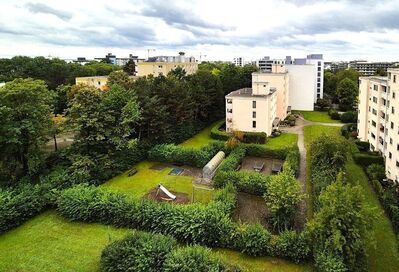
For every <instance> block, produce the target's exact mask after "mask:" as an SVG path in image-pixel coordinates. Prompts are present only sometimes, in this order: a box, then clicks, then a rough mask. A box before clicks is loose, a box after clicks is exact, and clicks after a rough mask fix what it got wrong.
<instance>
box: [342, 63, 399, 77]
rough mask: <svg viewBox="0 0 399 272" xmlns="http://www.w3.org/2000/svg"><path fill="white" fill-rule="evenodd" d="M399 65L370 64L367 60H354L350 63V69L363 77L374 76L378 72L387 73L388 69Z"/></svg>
mask: <svg viewBox="0 0 399 272" xmlns="http://www.w3.org/2000/svg"><path fill="white" fill-rule="evenodd" d="M397 64H398V63H397V62H369V61H365V60H354V61H350V62H349V68H352V69H355V70H356V71H358V72H359V73H360V75H362V76H372V75H375V74H376V73H377V71H378V70H382V71H384V72H386V71H387V69H388V68H392V67H394V66H395V65H397Z"/></svg>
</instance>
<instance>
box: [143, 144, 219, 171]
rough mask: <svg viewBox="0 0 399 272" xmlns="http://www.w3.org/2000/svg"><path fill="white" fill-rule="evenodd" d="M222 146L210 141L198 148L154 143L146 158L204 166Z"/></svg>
mask: <svg viewBox="0 0 399 272" xmlns="http://www.w3.org/2000/svg"><path fill="white" fill-rule="evenodd" d="M222 148H223V143H211V144H209V145H207V146H204V147H202V148H200V149H198V148H190V147H182V146H178V145H173V144H162V145H156V146H154V147H153V148H152V149H151V150H149V151H148V158H149V159H150V160H154V161H160V162H168V163H182V164H186V165H191V166H195V167H204V166H205V165H206V164H207V163H208V161H209V160H211V159H212V157H213V156H215V155H216V153H217V152H218V151H220V150H221V149H222Z"/></svg>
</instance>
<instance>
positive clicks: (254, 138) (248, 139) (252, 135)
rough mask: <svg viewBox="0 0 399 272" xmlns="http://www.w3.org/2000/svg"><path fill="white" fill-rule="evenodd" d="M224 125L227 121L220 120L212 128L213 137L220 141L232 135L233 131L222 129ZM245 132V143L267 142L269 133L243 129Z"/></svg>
mask: <svg viewBox="0 0 399 272" xmlns="http://www.w3.org/2000/svg"><path fill="white" fill-rule="evenodd" d="M222 127H226V126H225V121H224V120H223V121H220V122H218V123H217V124H216V125H215V126H214V127H213V128H212V129H211V138H212V139H215V140H220V141H227V140H229V139H230V137H231V136H232V134H231V133H228V132H226V131H222V130H220V129H221V128H222ZM242 133H243V140H242V142H244V143H254V144H264V143H266V139H267V135H266V133H264V132H248V131H242Z"/></svg>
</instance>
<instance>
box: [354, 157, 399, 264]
mask: <svg viewBox="0 0 399 272" xmlns="http://www.w3.org/2000/svg"><path fill="white" fill-rule="evenodd" d="M346 171H347V174H348V178H349V180H350V181H352V182H353V183H355V184H359V185H360V186H361V187H362V189H363V192H364V196H365V200H366V203H367V204H368V205H369V206H370V207H372V208H374V209H375V210H376V211H377V212H376V214H377V220H376V221H375V222H374V224H373V231H374V234H375V240H376V241H375V242H376V244H375V245H374V244H372V243H370V244H369V245H368V247H367V253H368V255H369V257H368V265H369V271H375V272H377V271H385V272H394V271H398V270H399V252H398V244H397V240H396V237H395V233H394V230H393V228H392V224H391V222H390V220H389V219H388V217H387V216H386V215H385V213H384V210H383V208H382V206H381V204H380V202H379V201H378V198H377V196H376V195H375V193H374V191H373V189H372V188H371V186H370V184H369V183H368V179H367V176H366V174H365V173H364V171H363V169H362V168H361V167H360V166H359V165H357V164H356V163H355V162H354V161H353V160H352V159H351V160H349V161H348V163H347V165H346Z"/></svg>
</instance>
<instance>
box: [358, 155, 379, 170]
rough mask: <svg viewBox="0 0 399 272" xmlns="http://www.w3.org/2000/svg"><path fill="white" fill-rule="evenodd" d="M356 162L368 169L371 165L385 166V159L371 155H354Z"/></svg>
mask: <svg viewBox="0 0 399 272" xmlns="http://www.w3.org/2000/svg"><path fill="white" fill-rule="evenodd" d="M352 156H353V159H354V161H355V162H356V163H357V164H359V165H361V166H363V167H365V168H366V167H368V166H369V165H371V164H380V165H384V158H383V157H381V156H379V155H371V154H366V153H355V154H353V155H352Z"/></svg>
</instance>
